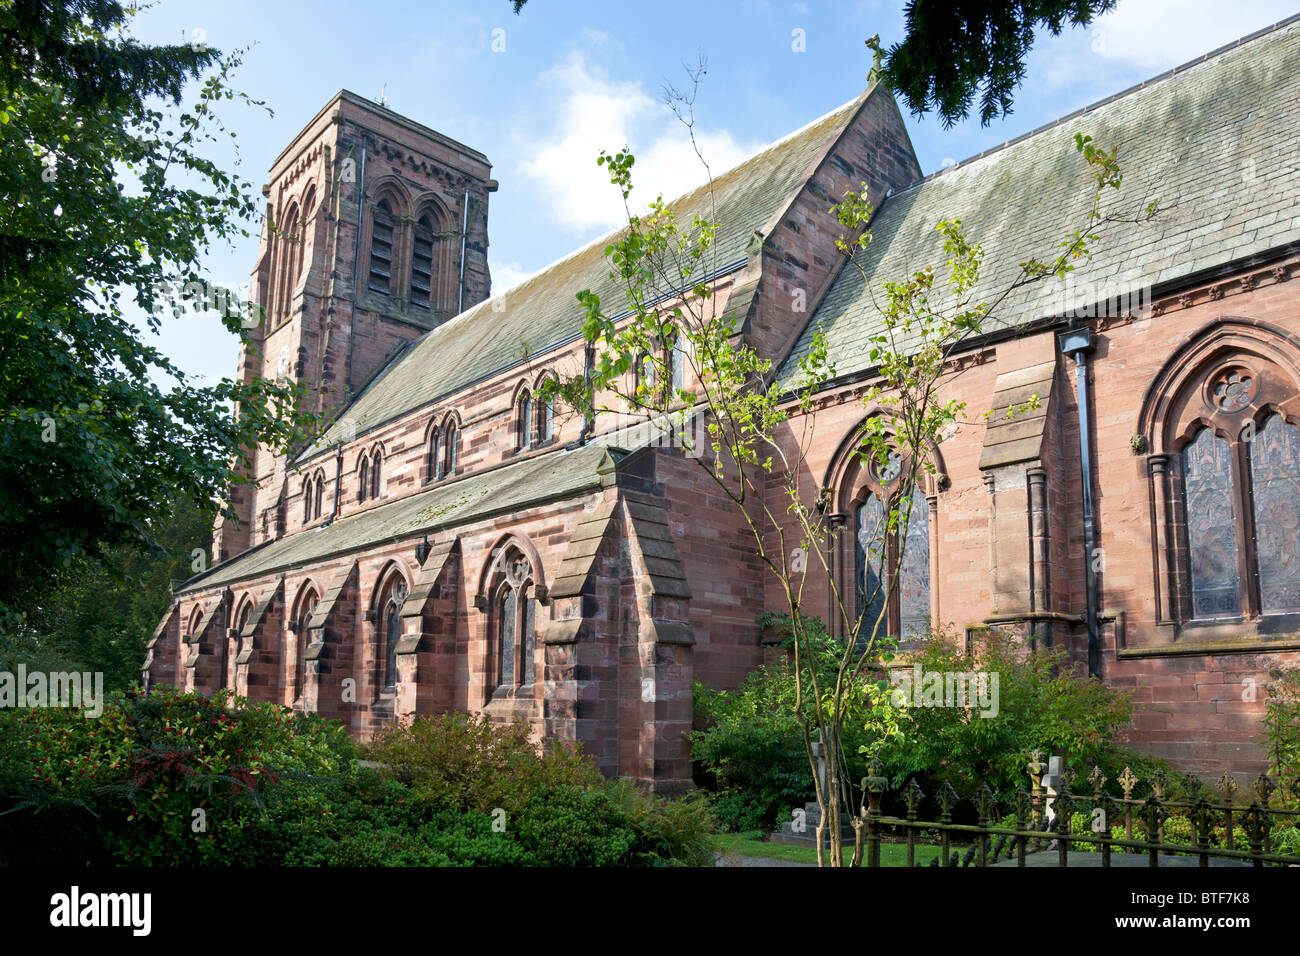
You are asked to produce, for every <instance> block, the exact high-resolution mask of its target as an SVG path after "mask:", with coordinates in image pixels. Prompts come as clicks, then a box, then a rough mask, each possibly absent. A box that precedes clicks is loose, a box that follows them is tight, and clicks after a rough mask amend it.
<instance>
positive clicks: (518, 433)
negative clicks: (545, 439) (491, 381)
mask: <svg viewBox="0 0 1300 956" xmlns="http://www.w3.org/2000/svg"><path fill="white" fill-rule="evenodd" d="M532 425H533V393H532V392H530V391H529V390H528V389H524V390H523V391H522V392H520V393H519V400H518V404H517V412H516V414H515V447H516V448H517V449H519V450H523V449H525V448H527V447H528V446H530V445H531V444H532V443H533V428H532Z"/></svg>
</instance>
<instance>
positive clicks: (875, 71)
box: [867, 33, 885, 83]
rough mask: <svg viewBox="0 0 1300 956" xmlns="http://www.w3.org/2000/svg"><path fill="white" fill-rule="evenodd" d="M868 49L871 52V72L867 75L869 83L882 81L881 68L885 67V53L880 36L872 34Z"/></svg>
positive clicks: (868, 40)
mask: <svg viewBox="0 0 1300 956" xmlns="http://www.w3.org/2000/svg"><path fill="white" fill-rule="evenodd" d="M867 48H868V49H869V50H870V51H871V70H870V72H868V73H867V82H868V83H874V82H876V80H878V79H880V73H881V67H883V66H884V65H885V51H884V50H882V49H881V48H880V34H879V33H875V34H872V35H871V36H870V37H869V38H868V39H867Z"/></svg>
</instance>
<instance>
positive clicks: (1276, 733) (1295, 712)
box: [1264, 668, 1300, 784]
mask: <svg viewBox="0 0 1300 956" xmlns="http://www.w3.org/2000/svg"><path fill="white" fill-rule="evenodd" d="M1270 676H1271V677H1272V678H1273V683H1272V684H1271V685H1270V686H1269V693H1268V699H1267V700H1266V701H1265V703H1264V737H1265V741H1266V748H1267V751H1268V761H1269V772H1270V773H1273V774H1276V775H1277V776H1278V777H1279V778H1280V779H1281V781H1282V782H1283V783H1284V784H1285V783H1286V782H1288V781H1290V780H1294V779H1295V778H1296V776H1297V775H1300V668H1287V669H1278V670H1274V671H1272V672H1271V674H1270Z"/></svg>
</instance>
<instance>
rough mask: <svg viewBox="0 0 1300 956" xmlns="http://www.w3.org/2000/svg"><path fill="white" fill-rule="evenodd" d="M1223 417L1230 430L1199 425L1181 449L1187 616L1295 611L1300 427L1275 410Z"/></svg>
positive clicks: (1299, 566) (1299, 563)
mask: <svg viewBox="0 0 1300 956" xmlns="http://www.w3.org/2000/svg"><path fill="white" fill-rule="evenodd" d="M1215 395H1216V398H1219V399H1220V401H1219V407H1220V409H1221V410H1226V411H1228V412H1233V411H1241V412H1243V413H1248V412H1249V405H1248V403H1247V402H1246V401H1241V402H1239V403H1236V404H1235V405H1234V406H1233V407H1228V406H1229V405H1233V393H1232V392H1231V391H1230V390H1229V391H1227V392H1225V393H1224V394H1223V395H1220V394H1219V393H1217V392H1216V393H1215ZM1221 417H1222V416H1221ZM1228 421H1229V422H1230V423H1231V426H1232V428H1233V429H1234V430H1235V434H1234V433H1233V432H1229V436H1230V437H1224V436H1222V435H1221V434H1216V429H1215V428H1214V427H1213V426H1211V425H1208V424H1203V425H1202V427H1200V428H1199V429H1197V430H1196V432H1195V433H1194V434H1193V436H1192V438H1191V440H1190V441H1188V442H1187V444H1186V445H1184V446H1183V449H1182V452H1181V455H1180V459H1181V464H1182V495H1183V507H1184V511H1185V515H1186V530H1185V534H1186V547H1187V572H1188V577H1189V584H1190V588H1189V590H1190V595H1189V604H1190V608H1189V610H1190V612H1191V620H1192V621H1215V620H1222V619H1227V620H1237V619H1240V618H1243V617H1253V616H1255V615H1270V614H1296V613H1300V551H1298V550H1297V549H1298V548H1300V518H1298V517H1297V515H1300V512H1298V511H1297V508H1296V501H1297V500H1300V427H1297V426H1296V425H1294V424H1292V423H1290V422H1288V421H1287V420H1286V419H1285V418H1284V417H1283V416H1282V415H1280V414H1278V413H1276V412H1273V413H1271V414H1269V415H1268V416H1267V417H1266V418H1264V420H1263V421H1262V423H1261V424H1259V425H1258V426H1256V425H1255V419H1254V418H1252V417H1250V416H1249V414H1247V415H1246V417H1244V418H1241V419H1231V418H1229V419H1228ZM1238 429H1239V430H1238Z"/></svg>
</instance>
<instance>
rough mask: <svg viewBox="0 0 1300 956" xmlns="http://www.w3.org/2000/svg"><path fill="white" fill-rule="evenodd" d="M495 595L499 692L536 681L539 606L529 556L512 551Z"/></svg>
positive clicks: (509, 553)
mask: <svg viewBox="0 0 1300 956" xmlns="http://www.w3.org/2000/svg"><path fill="white" fill-rule="evenodd" d="M500 568H501V573H500V574H499V575H498V581H497V585H496V590H495V592H494V593H493V599H492V608H493V617H494V621H493V627H494V630H495V637H496V642H495V643H496V679H497V691H498V692H504V691H510V690H514V689H515V688H517V687H520V686H528V685H530V684H532V682H533V671H534V657H535V653H534V652H535V650H536V621H535V618H536V604H537V600H536V598H535V597H534V595H533V569H532V564H531V562H530V561H529V560H528V557H527V556H526V555H525V554H524V553H523V552H522V551H520V550H519V549H518V548H511V549H510V550H509V551H508V552H507V553H506V554H505V556H504V557H503V559H502V562H501V565H500Z"/></svg>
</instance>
